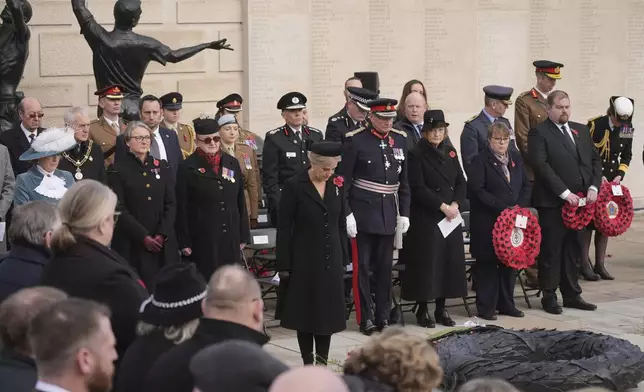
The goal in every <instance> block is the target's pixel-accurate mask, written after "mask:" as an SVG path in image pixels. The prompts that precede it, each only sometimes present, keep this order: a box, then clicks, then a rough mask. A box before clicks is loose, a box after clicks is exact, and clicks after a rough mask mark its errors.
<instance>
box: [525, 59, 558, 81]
mask: <svg viewBox="0 0 644 392" xmlns="http://www.w3.org/2000/svg"><path fill="white" fill-rule="evenodd" d="M532 65H534V66H535V68H536V71H537V72H543V73H545V74H546V76H548V77H549V78H552V79H561V68H563V66H564V65H563V64H561V63H557V62H555V61H550V60H537V61H535V62H533V63H532Z"/></svg>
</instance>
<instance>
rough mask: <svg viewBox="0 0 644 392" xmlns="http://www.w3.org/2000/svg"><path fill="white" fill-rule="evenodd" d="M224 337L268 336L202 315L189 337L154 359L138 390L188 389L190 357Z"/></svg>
mask: <svg viewBox="0 0 644 392" xmlns="http://www.w3.org/2000/svg"><path fill="white" fill-rule="evenodd" d="M227 340H244V341H246V342H250V343H256V344H258V345H260V346H263V345H265V344H266V343H268V336H266V335H264V334H263V333H261V332H258V331H255V330H253V329H250V328H248V327H246V326H244V325H241V324H236V323H232V322H229V321H223V320H215V319H208V318H202V319H201V320H199V326H198V327H197V330H196V331H195V334H194V336H193V337H192V338H190V339H189V340H187V341H185V342H183V343H181V344H180V345H178V346H176V347H173V348H172V349H170V351H168V352H166V353H165V354H163V355H162V356H161V357H160V358H159V359H158V360H157V361H156V362H155V363H154V365H153V366H152V368H151V369H150V371H149V372H148V375H147V377H146V382H145V388H144V389H141V392H148V391H149V392H192V388H193V385H194V381H193V379H192V374H191V373H190V368H189V364H190V359H191V358H192V357H193V356H194V355H195V354H196V353H198V352H199V351H200V350H201V349H202V348H205V347H207V346H210V345H212V344H215V343H220V342H224V341H227ZM231 366H234V364H231ZM213 370H215V371H216V370H217V369H213ZM117 392H120V391H117Z"/></svg>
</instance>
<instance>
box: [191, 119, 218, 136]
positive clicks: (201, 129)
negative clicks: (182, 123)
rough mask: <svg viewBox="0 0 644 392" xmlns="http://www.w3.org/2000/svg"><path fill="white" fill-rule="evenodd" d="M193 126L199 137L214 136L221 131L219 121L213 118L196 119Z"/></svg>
mask: <svg viewBox="0 0 644 392" xmlns="http://www.w3.org/2000/svg"><path fill="white" fill-rule="evenodd" d="M192 124H193V125H194V128H195V133H196V134H197V135H212V134H215V133H217V132H218V131H219V125H218V124H217V121H215V119H212V118H195V119H194V120H192Z"/></svg>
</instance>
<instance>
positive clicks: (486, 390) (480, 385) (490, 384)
mask: <svg viewBox="0 0 644 392" xmlns="http://www.w3.org/2000/svg"><path fill="white" fill-rule="evenodd" d="M458 392H519V390H518V389H516V388H515V387H513V386H512V384H510V383H509V382H507V381H505V380H501V379H497V378H477V379H474V380H470V381H468V382H466V383H465V384H463V385H461V387H460V388H459V389H458Z"/></svg>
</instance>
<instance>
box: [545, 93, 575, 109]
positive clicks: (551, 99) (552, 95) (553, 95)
mask: <svg viewBox="0 0 644 392" xmlns="http://www.w3.org/2000/svg"><path fill="white" fill-rule="evenodd" d="M563 98H568V99H570V97H569V96H568V93H567V92H565V91H563V90H555V91H553V92H551V93H550V94H549V95H548V107H552V105H554V104H555V101H558V100H560V99H563Z"/></svg>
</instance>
